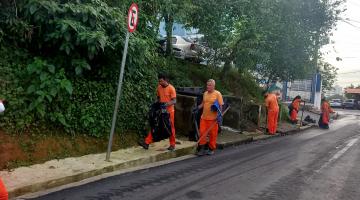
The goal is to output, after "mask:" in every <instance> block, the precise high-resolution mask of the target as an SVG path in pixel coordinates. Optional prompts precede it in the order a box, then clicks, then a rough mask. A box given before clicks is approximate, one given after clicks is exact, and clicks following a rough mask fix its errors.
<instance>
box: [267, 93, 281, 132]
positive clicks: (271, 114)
mask: <svg viewBox="0 0 360 200" xmlns="http://www.w3.org/2000/svg"><path fill="white" fill-rule="evenodd" d="M266 94H267V96H266V99H265V106H266V108H267V115H268V116H267V127H268V131H269V134H270V135H275V133H276V129H277V123H278V116H279V104H278V99H277V95H276V89H275V88H274V87H273V88H270V89H269V91H268V92H267V93H266Z"/></svg>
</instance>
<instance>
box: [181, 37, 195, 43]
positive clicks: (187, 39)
mask: <svg viewBox="0 0 360 200" xmlns="http://www.w3.org/2000/svg"><path fill="white" fill-rule="evenodd" d="M182 38H183V39H184V40H185V41H186V42H190V43H194V42H193V41H192V40H190V39H189V38H186V37H182Z"/></svg>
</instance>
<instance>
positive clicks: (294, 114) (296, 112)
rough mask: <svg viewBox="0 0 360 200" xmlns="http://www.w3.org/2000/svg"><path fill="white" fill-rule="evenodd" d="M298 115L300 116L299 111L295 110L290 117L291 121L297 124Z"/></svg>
mask: <svg viewBox="0 0 360 200" xmlns="http://www.w3.org/2000/svg"><path fill="white" fill-rule="evenodd" d="M297 114H298V111H297V110H295V109H293V110H292V111H291V115H290V119H291V121H293V122H295V121H296V120H297V119H296V118H297Z"/></svg>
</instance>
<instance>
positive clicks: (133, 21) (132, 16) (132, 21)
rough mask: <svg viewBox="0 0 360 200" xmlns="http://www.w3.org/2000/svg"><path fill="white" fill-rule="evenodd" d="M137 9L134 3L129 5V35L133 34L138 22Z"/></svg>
mask: <svg viewBox="0 0 360 200" xmlns="http://www.w3.org/2000/svg"><path fill="white" fill-rule="evenodd" d="M138 14H139V7H138V5H137V4H136V3H133V4H131V6H130V8H129V11H128V21H127V26H128V31H129V32H130V33H132V32H134V31H135V30H136V26H137V24H138V21H139V15H138Z"/></svg>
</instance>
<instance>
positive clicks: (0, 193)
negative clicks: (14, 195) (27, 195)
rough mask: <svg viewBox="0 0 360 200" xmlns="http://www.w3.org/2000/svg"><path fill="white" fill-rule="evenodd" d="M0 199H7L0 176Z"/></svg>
mask: <svg viewBox="0 0 360 200" xmlns="http://www.w3.org/2000/svg"><path fill="white" fill-rule="evenodd" d="M0 200H8V193H7V191H6V188H5V185H4V183H3V182H2V180H1V178H0Z"/></svg>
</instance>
